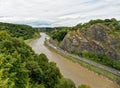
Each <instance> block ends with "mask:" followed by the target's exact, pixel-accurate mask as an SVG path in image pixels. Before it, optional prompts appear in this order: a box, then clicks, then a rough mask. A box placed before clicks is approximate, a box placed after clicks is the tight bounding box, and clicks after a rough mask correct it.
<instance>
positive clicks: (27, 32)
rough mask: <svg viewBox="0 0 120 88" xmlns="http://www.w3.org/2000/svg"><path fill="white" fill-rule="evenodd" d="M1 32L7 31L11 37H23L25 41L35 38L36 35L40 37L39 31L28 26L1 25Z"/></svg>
mask: <svg viewBox="0 0 120 88" xmlns="http://www.w3.org/2000/svg"><path fill="white" fill-rule="evenodd" d="M0 30H7V31H8V33H9V34H10V35H11V36H13V37H23V38H24V39H30V38H33V37H35V36H36V34H38V35H39V33H38V31H37V30H35V29H33V28H32V27H31V26H28V25H18V24H10V23H0ZM38 35H37V36H38Z"/></svg>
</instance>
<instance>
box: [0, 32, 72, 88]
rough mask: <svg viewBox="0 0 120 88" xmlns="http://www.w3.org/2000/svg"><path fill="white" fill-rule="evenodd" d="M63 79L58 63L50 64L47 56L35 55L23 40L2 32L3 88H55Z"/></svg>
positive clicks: (0, 79) (0, 72) (0, 63)
mask: <svg viewBox="0 0 120 88" xmlns="http://www.w3.org/2000/svg"><path fill="white" fill-rule="evenodd" d="M62 78H63V77H62V75H61V73H60V71H59V68H58V67H57V66H56V63H54V62H48V58H47V57H46V55H44V54H40V55H37V54H35V53H34V51H32V48H31V47H29V46H28V45H26V44H25V43H24V42H23V40H21V39H17V38H13V37H11V36H10V35H8V34H7V32H6V31H0V87H1V88H54V87H55V85H56V84H59V80H60V79H62ZM68 85H71V84H70V83H69V84H68Z"/></svg>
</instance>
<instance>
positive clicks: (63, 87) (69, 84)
mask: <svg viewBox="0 0 120 88" xmlns="http://www.w3.org/2000/svg"><path fill="white" fill-rule="evenodd" d="M55 88H76V87H75V84H74V82H73V81H72V80H70V79H65V78H62V79H60V80H59V84H57V85H56V86H55Z"/></svg>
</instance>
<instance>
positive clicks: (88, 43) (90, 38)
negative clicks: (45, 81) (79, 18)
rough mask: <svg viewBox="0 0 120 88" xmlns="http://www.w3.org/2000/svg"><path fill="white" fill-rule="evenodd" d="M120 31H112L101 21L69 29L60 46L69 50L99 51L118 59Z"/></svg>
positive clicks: (119, 57)
mask: <svg viewBox="0 0 120 88" xmlns="http://www.w3.org/2000/svg"><path fill="white" fill-rule="evenodd" d="M119 33H120V32H113V31H112V30H111V29H110V28H109V27H107V26H106V25H103V24H101V23H97V24H93V25H91V26H90V27H88V28H81V29H80V30H77V31H70V32H68V34H67V35H66V36H65V38H64V39H63V41H62V42H61V45H60V47H61V48H63V49H65V50H67V51H69V52H92V53H101V54H105V55H107V56H110V57H112V58H114V59H116V60H120V35H119Z"/></svg>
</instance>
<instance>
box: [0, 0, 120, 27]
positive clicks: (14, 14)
mask: <svg viewBox="0 0 120 88" xmlns="http://www.w3.org/2000/svg"><path fill="white" fill-rule="evenodd" d="M112 17H115V18H117V19H119V20H120V1H119V0H118V1H115V0H0V21H2V22H13V23H26V24H30V25H32V24H33V25H34V26H35V23H37V26H41V25H42V26H43V25H44V26H63V25H64V26H72V25H75V24H77V23H79V22H86V21H88V20H90V19H97V18H99V19H100V18H101V19H105V18H112ZM38 23H39V24H38ZM40 24H41V25H40Z"/></svg>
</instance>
